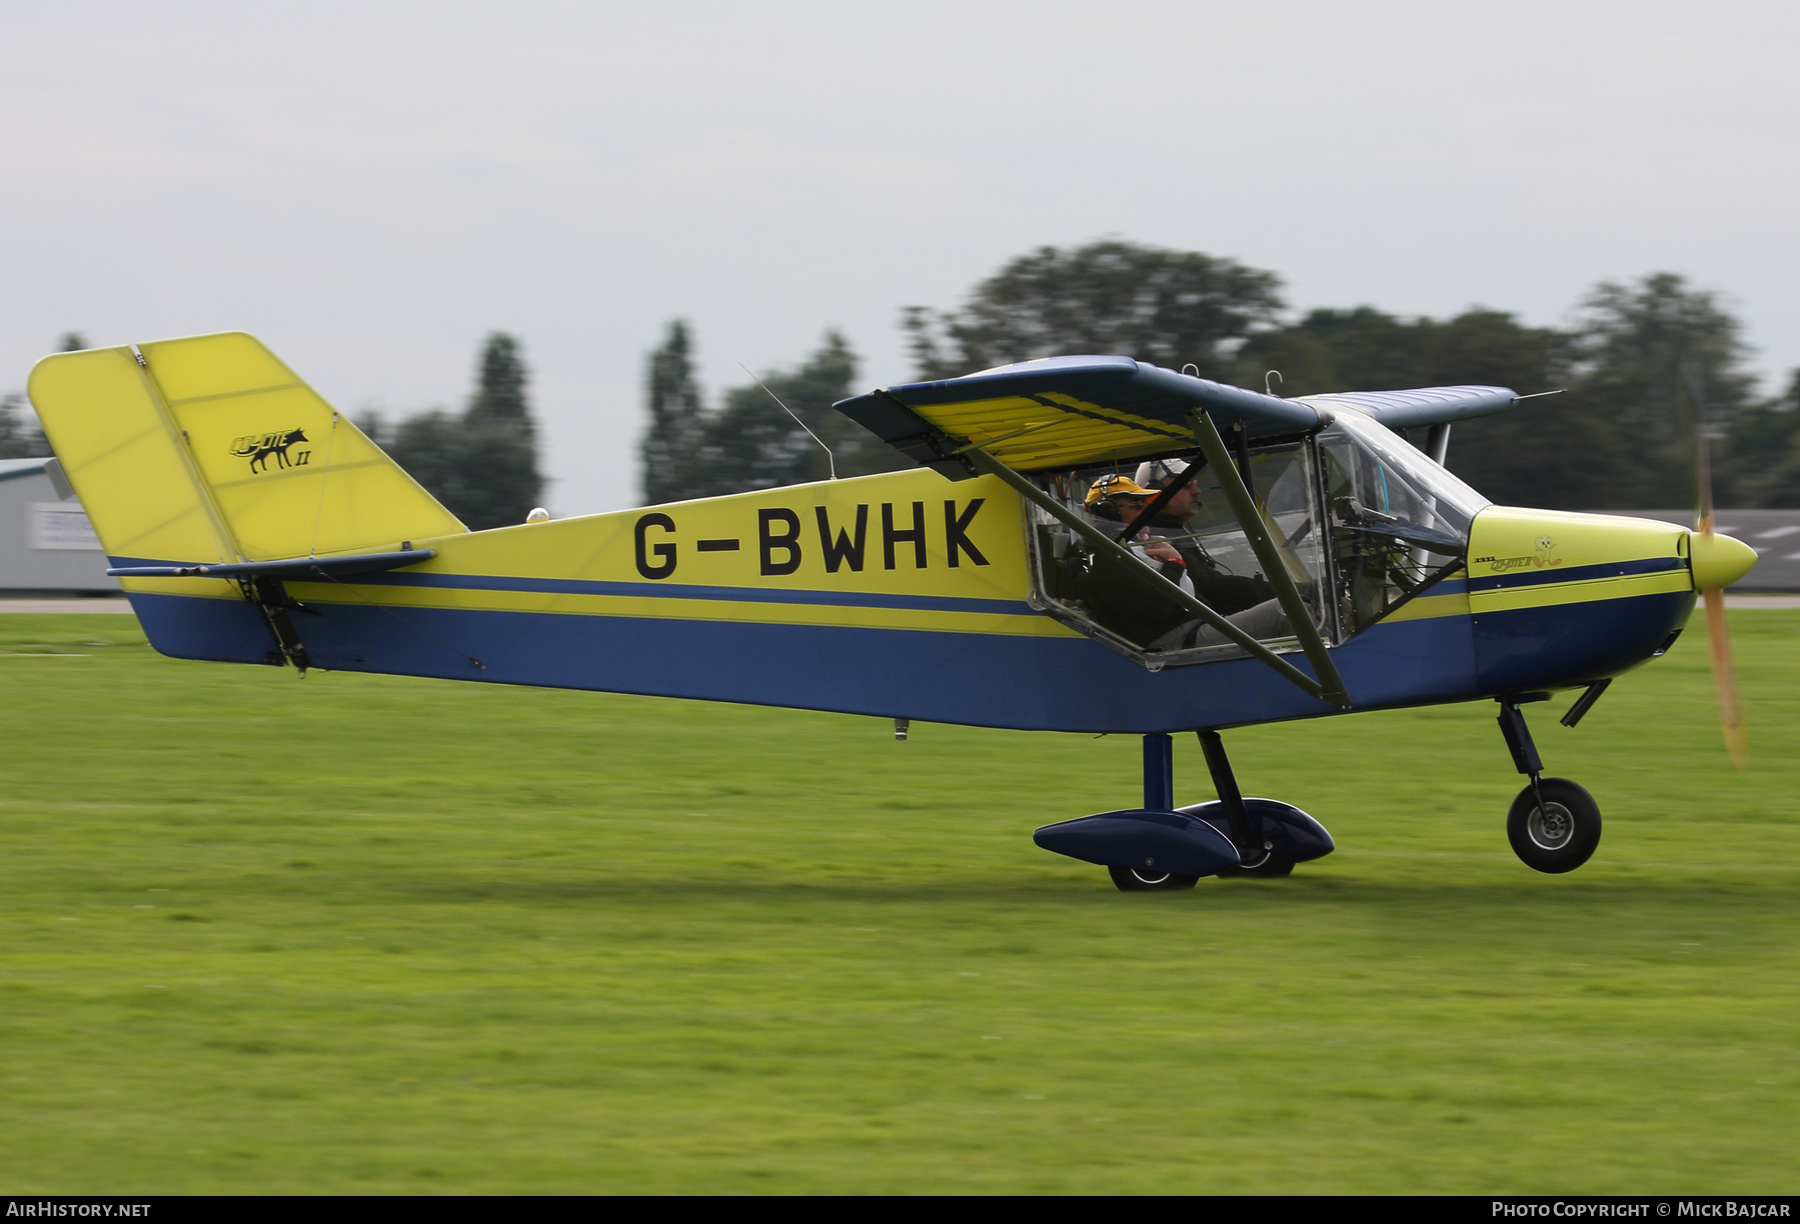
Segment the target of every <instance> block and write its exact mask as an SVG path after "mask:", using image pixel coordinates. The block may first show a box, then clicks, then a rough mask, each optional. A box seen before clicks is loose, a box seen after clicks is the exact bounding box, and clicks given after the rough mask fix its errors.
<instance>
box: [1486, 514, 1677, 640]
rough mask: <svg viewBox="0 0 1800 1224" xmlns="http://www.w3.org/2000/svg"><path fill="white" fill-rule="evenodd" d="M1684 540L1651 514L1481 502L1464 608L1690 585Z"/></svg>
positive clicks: (1545, 603) (1528, 605)
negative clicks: (1579, 511)
mask: <svg viewBox="0 0 1800 1224" xmlns="http://www.w3.org/2000/svg"><path fill="white" fill-rule="evenodd" d="M1687 539H1688V532H1687V530H1686V529H1685V528H1683V527H1677V526H1675V525H1673V524H1670V523H1661V522H1657V521H1655V520H1653V519H1635V518H1624V517H1621V516H1618V515H1610V514H1577V513H1573V512H1569V511H1561V510H1527V509H1519V508H1516V507H1512V506H1489V507H1488V508H1487V509H1485V510H1483V511H1481V513H1480V514H1478V515H1476V516H1475V522H1474V525H1473V526H1472V528H1471V530H1470V533H1469V585H1470V594H1469V604H1470V609H1471V611H1473V612H1474V613H1475V614H1477V615H1479V614H1481V613H1483V612H1498V611H1506V610H1509V609H1515V608H1536V607H1548V606H1552V605H1555V604H1561V603H1586V602H1590V601H1594V600H1604V599H1623V598H1626V597H1629V596H1633V595H1655V594H1668V593H1676V592H1682V591H1687V592H1691V591H1692V590H1693V579H1692V576H1691V575H1690V574H1689V572H1688V568H1687V562H1686V549H1687Z"/></svg>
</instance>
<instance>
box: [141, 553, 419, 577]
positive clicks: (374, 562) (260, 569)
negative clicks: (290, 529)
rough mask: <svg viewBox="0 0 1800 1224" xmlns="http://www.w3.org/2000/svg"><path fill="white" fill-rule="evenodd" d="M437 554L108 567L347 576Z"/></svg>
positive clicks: (195, 573)
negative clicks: (223, 563)
mask: <svg viewBox="0 0 1800 1224" xmlns="http://www.w3.org/2000/svg"><path fill="white" fill-rule="evenodd" d="M435 556H437V550H436V549H435V548H414V549H408V550H407V551H405V552H378V553H362V554H360V555H357V556H351V557H295V558H293V559H292V560H289V561H240V562H235V563H231V564H225V565H124V566H119V567H118V568H116V569H109V570H107V571H106V572H107V574H108V575H109V576H111V577H114V578H282V579H306V578H348V577H350V576H352V575H354V574H379V573H383V572H384V571H387V570H394V569H402V568H404V567H405V566H408V565H418V564H420V563H421V562H425V561H429V560H431V559H432V558H433V557H435Z"/></svg>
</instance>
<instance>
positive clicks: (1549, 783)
mask: <svg viewBox="0 0 1800 1224" xmlns="http://www.w3.org/2000/svg"><path fill="white" fill-rule="evenodd" d="M1519 705H1520V702H1519V700H1518V699H1517V698H1512V697H1502V698H1500V734H1501V735H1503V736H1505V737H1506V747H1507V750H1508V751H1510V752H1511V753H1512V758H1513V764H1514V765H1515V766H1516V767H1517V768H1518V770H1519V772H1520V773H1522V774H1528V775H1529V776H1530V778H1531V783H1530V785H1528V786H1526V787H1525V789H1524V790H1522V791H1520V792H1519V794H1518V797H1517V798H1515V799H1514V800H1513V802H1512V808H1511V809H1510V810H1509V811H1508V812H1507V814H1506V839H1507V840H1508V841H1509V842H1511V843H1512V848H1513V853H1514V854H1516V855H1518V856H1519V860H1520V861H1521V862H1523V863H1524V864H1525V865H1526V866H1527V867H1530V868H1532V869H1533V870H1536V871H1542V872H1545V873H1547V874H1550V875H1561V874H1562V873H1564V872H1566V871H1574V870H1575V869H1576V868H1577V867H1579V866H1581V865H1582V864H1583V863H1585V862H1587V861H1588V859H1589V858H1591V857H1592V856H1593V853H1594V850H1595V848H1596V847H1598V846H1599V845H1600V805H1599V804H1597V803H1595V802H1594V797H1593V796H1592V795H1590V794H1588V793H1587V791H1586V790H1584V789H1582V788H1581V787H1580V786H1577V785H1576V784H1575V783H1573V782H1571V781H1569V780H1568V779H1567V778H1546V777H1544V776H1543V772H1544V762H1543V760H1542V759H1541V758H1540V757H1539V756H1538V750H1537V745H1536V744H1534V743H1533V742H1532V740H1531V729H1530V728H1529V727H1527V726H1526V725H1525V715H1524V713H1523V712H1522V711H1521V710H1520V709H1519Z"/></svg>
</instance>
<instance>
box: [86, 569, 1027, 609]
mask: <svg viewBox="0 0 1800 1224" xmlns="http://www.w3.org/2000/svg"><path fill="white" fill-rule="evenodd" d="M111 561H112V563H113V566H114V567H115V568H126V567H138V566H153V565H163V566H172V565H191V564H195V563H194V562H182V561H147V560H143V559H141V558H137V557H113V558H111ZM305 581H320V580H318V579H306V580H305ZM338 581H340V582H344V583H347V584H354V585H357V586H406V587H437V588H441V589H446V590H459V591H534V592H537V593H540V594H544V595H624V596H631V597H635V598H641V599H712V600H720V601H723V602H726V603H764V604H812V605H817V606H821V607H831V608H905V609H911V610H917V611H924V612H985V613H993V614H999V615H1004V616H1032V615H1035V614H1036V609H1034V608H1033V607H1032V606H1031V605H1030V604H1028V603H1026V602H1025V601H1024V600H1022V599H971V598H963V597H959V596H954V595H881V594H876V593H874V592H868V591H796V590H783V589H778V588H775V587H725V586H697V585H693V584H689V583H673V582H671V583H663V582H591V581H587V580H583V579H577V578H506V577H499V576H496V575H490V574H401V573H394V572H389V573H384V574H358V575H356V576H355V577H353V578H341V579H339V580H338Z"/></svg>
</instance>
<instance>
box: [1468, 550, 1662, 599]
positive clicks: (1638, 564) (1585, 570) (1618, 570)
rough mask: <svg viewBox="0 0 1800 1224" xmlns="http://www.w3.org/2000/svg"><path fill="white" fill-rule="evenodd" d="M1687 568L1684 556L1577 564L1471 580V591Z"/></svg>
mask: <svg viewBox="0 0 1800 1224" xmlns="http://www.w3.org/2000/svg"><path fill="white" fill-rule="evenodd" d="M1685 568H1687V560H1686V559H1685V558H1683V557H1648V558H1645V559H1644V560H1642V561H1608V562H1606V563H1605V564H1604V565H1573V566H1570V567H1569V568H1568V569H1543V570H1536V569H1533V570H1525V571H1524V572H1522V573H1517V574H1498V575H1495V576H1493V577H1491V578H1471V579H1470V580H1469V589H1470V590H1471V591H1500V590H1504V589H1506V588H1507V587H1524V586H1541V585H1542V584H1544V583H1548V582H1585V581H1590V580H1592V579H1595V578H1624V577H1628V576H1630V575H1632V574H1660V573H1663V572H1664V571H1666V570H1678V569H1685Z"/></svg>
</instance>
